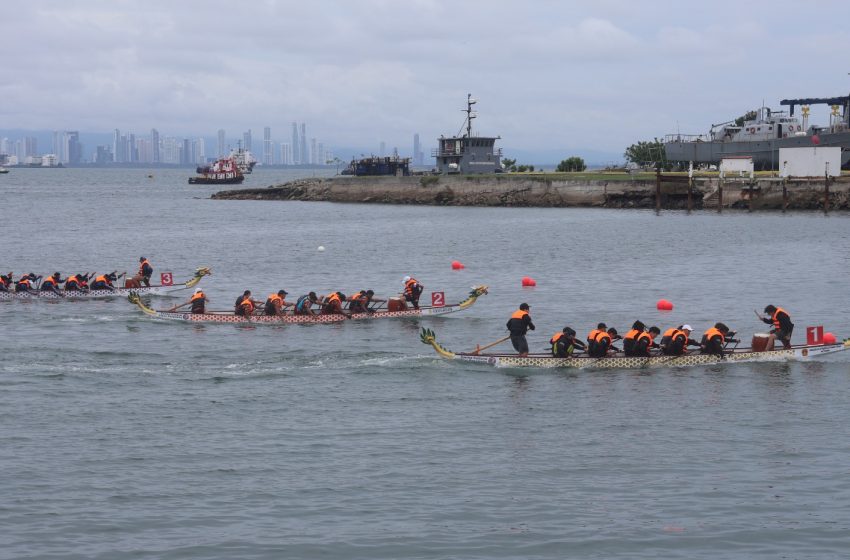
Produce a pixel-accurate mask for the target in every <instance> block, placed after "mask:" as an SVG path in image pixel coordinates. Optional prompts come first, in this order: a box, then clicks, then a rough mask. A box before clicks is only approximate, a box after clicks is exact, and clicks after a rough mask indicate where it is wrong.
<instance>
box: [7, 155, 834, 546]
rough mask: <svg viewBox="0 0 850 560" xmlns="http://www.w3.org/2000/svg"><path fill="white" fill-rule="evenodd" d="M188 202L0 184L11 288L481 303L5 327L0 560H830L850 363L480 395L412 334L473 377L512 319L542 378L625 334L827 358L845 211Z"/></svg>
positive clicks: (159, 180)
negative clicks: (788, 324)
mask: <svg viewBox="0 0 850 560" xmlns="http://www.w3.org/2000/svg"><path fill="white" fill-rule="evenodd" d="M148 175H152V177H149V176H148ZM186 176H187V173H186V172H182V171H163V170H153V171H147V170H80V169H67V170H14V171H12V173H10V174H8V175H6V176H0V237H2V239H3V243H2V251H0V269H2V270H3V271H4V272H5V271H8V270H14V271H15V272H16V273H22V272H28V271H30V270H33V271H35V272H37V273H41V274H44V273H49V272H53V271H54V270H60V271H62V272H63V273H67V272H68V271H72V272H78V271H84V270H87V271H90V270H98V271H107V270H113V269H118V270H129V271H133V270H135V268H136V267H137V263H138V258H139V256H141V255H144V256H146V257H148V258H149V259H150V260H151V262H152V263H153V265H154V267H155V269H156V272H157V274H158V273H159V272H162V271H172V272H173V273H174V275H175V277H176V278H177V279H178V280H180V279H183V278H187V277H188V276H190V275H191V273H192V271H193V270H194V268H196V267H198V266H210V267H211V268H212V269H213V272H214V275H213V276H212V277H210V278H206V279H204V280H203V282H202V284H201V286H203V287H205V288H206V291H207V292H208V294H209V295H210V297H211V299H212V301H213V304H214V305H213V306H214V307H219V308H222V309H226V308H229V307H230V306H231V305H232V303H233V300H234V299H235V298H236V296H237V295H238V294H239V293H241V292H242V291H243V290H244V289H252V290H253V291H254V292H255V294H256V295H259V296H260V297H262V298H263V299H264V298H265V296H266V295H267V294H268V293H271V292H272V291H276V290H278V289H280V288H285V289H286V290H288V291H289V292H290V294H291V295H298V294H302V293H306V292H307V291H310V290H315V291H317V292H328V291H331V290H342V291H344V292H350V291H353V290H356V289H361V288H372V289H374V290H375V291H376V292H377V293H378V294H379V295H384V296H386V295H393V294H395V293H397V292H398V291H399V289H400V287H401V279H402V277H403V276H404V275H406V274H412V275H414V276H415V277H417V278H418V279H419V280H420V281H421V282H422V283H423V284H425V286H426V297H427V296H428V293H429V292H430V291H431V290H440V291H444V292H445V293H446V296H447V299H448V300H450V301H457V300H459V299H461V298H463V297H464V296H465V295H466V294H467V293H468V291H469V287H470V286H471V285H473V284H478V283H485V284H488V285H489V286H490V287H491V293H490V295H487V296H485V297H483V298H481V299H480V300H479V302H478V303H476V305H475V306H473V307H472V308H471V309H469V310H468V311H465V312H463V313H460V314H457V315H453V316H449V317H440V318H434V319H428V320H426V319H423V320H386V321H375V322H363V323H348V324H341V325H308V326H303V325H290V326H283V327H256V328H254V327H239V326H231V325H211V326H192V325H187V324H174V323H167V322H161V321H156V320H151V319H149V318H147V317H144V316H142V314H141V313H140V312H139V311H138V310H137V309H135V308H134V307H133V306H131V305H130V304H129V303H127V302H126V301H123V300H120V299H116V300H113V301H89V302H78V303H72V302H56V303H49V302H33V303H20V302H12V303H2V304H0V320H2V324H3V326H4V336H3V337H2V338H0V426H2V431H0V450H2V452H1V453H0V473H2V479H1V480H2V484H0V558H16V559H20V558H31V559H43V558H62V559H65V558H97V559H110V560H112V559H125V558H134V559H137V558H145V559H147V558H162V559H196V558H197V559H207V558H208V559H230V558H240V559H243V558H247V559H255V558H257V559H259V558H263V559H265V558H346V559H360V558H362V559H395V558H464V559H466V558H482V559H484V558H488V559H489V558H511V559H556V558H600V559H602V558H606V559H607V558H629V559H631V558H706V559H708V558H711V559H717V558H807V559H808V558H842V557H846V554H847V550H848V544H849V542H848V530H850V476H848V475H850V466H848V465H850V440H848V438H847V430H848V429H847V425H848V421H850V412H849V410H850V357H848V356H843V355H841V354H839V355H837V356H835V357H832V358H828V359H824V360H822V361H819V362H812V363H799V364H796V363H795V364H739V365H725V366H715V367H704V368H689V369H669V370H653V371H651V372H650V371H606V372H582V373H576V372H570V371H557V372H556V371H543V370H540V371H528V370H496V369H491V368H488V367H486V366H479V365H469V364H467V365H464V364H460V363H454V362H448V361H444V360H441V359H439V358H438V357H437V356H436V355H435V354H434V353H433V351H432V350H431V349H430V348H429V347H426V346H423V345H422V344H421V343H420V342H419V340H418V329H419V327H420V326H428V327H430V328H433V329H434V330H435V331H436V333H437V335H438V339H439V340H441V341H442V342H443V343H444V344H445V345H446V346H447V347H449V348H452V349H458V350H461V349H471V348H474V346H475V344H476V343H479V344H482V345H483V344H485V343H488V342H492V341H494V340H496V339H498V338H500V337H502V336H503V335H504V334H505V330H504V323H505V321H506V320H507V317H508V315H509V314H510V313H511V312H512V311H514V310H515V309H516V306H517V305H518V304H519V303H520V302H522V301H527V302H528V303H530V304H531V306H532V316H533V318H534V321H535V323H536V324H537V326H538V329H537V331H536V332H534V333H532V335H531V337H530V342H531V345H532V348H533V349H535V350H543V349H544V347H545V345H546V341H547V340H548V338H549V337H550V336H551V335H552V334H553V333H554V332H556V331H557V330H560V328H561V327H563V326H564V325H565V324H569V325H572V326H573V327H575V328H576V330H578V331H579V332H580V333H582V334H584V333H585V332H586V331H588V330H590V328H591V327H592V326H593V325H595V323H597V322H599V321H605V322H607V323H608V324H609V325H616V326H618V327H619V328H622V329H625V328H626V327H627V326H628V325H630V324H631V322H632V321H634V320H635V319H637V318H640V319H642V320H643V321H645V322H646V323H647V324H658V325H659V326H661V327H662V328H665V327H667V326H670V325H674V324H680V323H682V322H688V323H691V324H692V325H694V326H695V327H696V328H697V329H698V330H699V331H700V332H701V331H702V330H704V329H705V328H707V327H708V326H710V324H712V323H714V322H715V321H718V320H720V321H724V322H726V323H727V324H729V325H730V326H731V327H732V328H733V329H736V330H739V331H740V332H741V337H742V338H744V339H745V340H748V339H749V336H750V334H751V333H752V332H754V331H764V330H765V326H764V325H763V324H761V323H759V322H758V321H757V320H756V319H755V317H754V315H753V311H752V310H753V308H756V309H761V308H763V307H764V306H765V305H766V304H769V303H773V304H776V305H781V306H782V307H784V308H785V309H787V310H789V311H790V312H791V314H792V317H793V319H794V321H795V323H796V325H797V332H796V333H795V339H796V340H797V341H801V340H802V339H803V338H804V336H805V334H804V333H805V327H806V326H807V325H821V324H822V325H824V326H825V327H826V330H828V331H831V332H833V333H835V334H836V335H837V336H839V338H841V337H843V336H848V335H850V317H848V298H847V282H846V279H847V269H848V258H849V257H848V255H850V219H848V215H847V214H840V213H835V214H830V215H829V216H827V217H825V216H823V215H822V214H817V213H791V214H787V215H781V214H778V213H756V214H750V215H748V214H745V213H734V212H726V213H724V214H722V215H717V214H715V213H711V212H706V213H694V214H692V215H686V214H684V213H680V212H665V213H662V214H661V215H658V216H656V215H655V214H654V213H652V212H644V211H608V210H591V209H503V208H438V207H412V206H372V205H341V204H326V203H301V202H290V203H286V202H256V201H232V202H231V201H212V200H209V199H208V196H209V195H210V194H211V193H212V192H213V191H214V190H215V188H213V187H203V186H190V185H188V184H186ZM293 177H294V175H286V174H284V173H283V172H279V171H271V170H258V171H257V172H255V173H254V174H253V175H252V176H251V177H250V178H249V179H248V180H247V181H246V183H245V186H246V187H248V186H264V185H270V184H273V183H277V182H281V181H283V180H285V179H288V178H293ZM319 245H322V246H324V247H325V248H326V250H325V251H324V252H318V251H317V247H318V246H319ZM455 259H456V260H460V261H461V262H463V263H464V264H465V265H466V269H465V270H463V271H452V270H451V269H450V266H449V264H450V262H451V261H452V260H455ZM526 275H528V276H532V277H533V278H535V279H536V280H537V282H538V287H537V288H534V289H523V288H521V287H520V279H521V277H522V276H526ZM187 295H188V294H187ZM660 298H666V299H669V300H671V301H672V302H673V303H674V304H675V306H676V307H675V310H674V311H673V312H672V313H669V314H666V315H662V314H660V313H659V312H657V311H656V310H655V302H656V301H657V300H658V299H660ZM179 301H180V300H179V299H154V303H155V304H156V305H157V306H159V307H166V306H169V305H173V304H174V303H177V302H179ZM500 348H504V349H505V350H507V349H508V348H509V346H507V345H506V346H502V347H500Z"/></svg>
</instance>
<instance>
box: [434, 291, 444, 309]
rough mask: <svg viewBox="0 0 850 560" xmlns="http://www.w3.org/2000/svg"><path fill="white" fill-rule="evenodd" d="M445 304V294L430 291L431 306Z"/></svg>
mask: <svg viewBox="0 0 850 560" xmlns="http://www.w3.org/2000/svg"><path fill="white" fill-rule="evenodd" d="M444 305H446V296H445V294H444V293H443V292H431V307H443V306H444Z"/></svg>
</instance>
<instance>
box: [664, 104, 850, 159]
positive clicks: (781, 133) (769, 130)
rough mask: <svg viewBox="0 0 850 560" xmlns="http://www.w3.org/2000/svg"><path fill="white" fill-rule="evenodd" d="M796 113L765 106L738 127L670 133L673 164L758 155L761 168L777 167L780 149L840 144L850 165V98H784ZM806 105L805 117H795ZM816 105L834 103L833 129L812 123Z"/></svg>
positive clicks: (733, 124) (726, 125) (668, 140)
mask: <svg viewBox="0 0 850 560" xmlns="http://www.w3.org/2000/svg"><path fill="white" fill-rule="evenodd" d="M779 104H780V105H787V106H790V111H789V112H786V111H771V110H770V108H768V107H761V108H760V109H758V110H757V111H756V112H755V117H754V118H753V119H751V120H745V121H744V124H743V125H741V126H738V125H737V124H736V122H735V121H729V122H726V123H721V124H716V125H712V126H711V130H710V131H709V133H708V134H698V135H696V134H668V135H667V136H665V137H664V151H665V153H666V155H667V160H668V161H670V162H680V163H685V164H686V163H688V162H694V163H706V164H712V163H714V164H716V163H720V159H721V158H724V157H730V156H752V158H753V164H754V166H755V168H756V169H777V168H778V166H779V148H803V147H812V146H838V147H840V148H841V167H842V168H843V169H846V168H847V166H848V162H850V120H848V119H850V95H848V96H845V97H826V98H815V97H811V98H803V99H783V100H782V101H780V103H779ZM797 105H800V106H801V110H800V113H801V114H802V119H799V118H797V117H795V116H794V108H795V107H796V106H797ZM810 105H831V106H832V112H831V113H830V117H829V121H830V122H829V126H818V125H809V122H808V121H809V106H810Z"/></svg>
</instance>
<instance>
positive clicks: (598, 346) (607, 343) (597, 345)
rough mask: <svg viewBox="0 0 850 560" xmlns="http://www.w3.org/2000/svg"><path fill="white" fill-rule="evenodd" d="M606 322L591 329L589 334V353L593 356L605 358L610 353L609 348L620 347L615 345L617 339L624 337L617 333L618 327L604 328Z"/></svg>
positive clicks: (615, 349)
mask: <svg viewBox="0 0 850 560" xmlns="http://www.w3.org/2000/svg"><path fill="white" fill-rule="evenodd" d="M604 328H605V323H599V324H598V325H597V326H596V328H595V329H594V330H592V331H590V334H588V335H587V340H588V345H587V354H588V355H589V356H590V357H591V358H604V357H605V356H606V355H607V354H608V350H614V351H615V352H616V351H618V349H617V348H616V347H615V346H613V343H614V341H615V340H618V339H620V338H622V337H621V336H620V335H618V334H617V329H614V328H610V329H608V330H604Z"/></svg>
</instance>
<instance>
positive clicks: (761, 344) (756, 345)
mask: <svg viewBox="0 0 850 560" xmlns="http://www.w3.org/2000/svg"><path fill="white" fill-rule="evenodd" d="M769 337H770V335H769V334H764V333H756V334H754V335H753V352H764V351H765V350H766V349H767V339H768V338H769Z"/></svg>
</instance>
